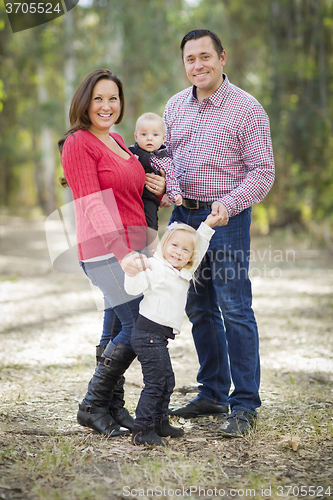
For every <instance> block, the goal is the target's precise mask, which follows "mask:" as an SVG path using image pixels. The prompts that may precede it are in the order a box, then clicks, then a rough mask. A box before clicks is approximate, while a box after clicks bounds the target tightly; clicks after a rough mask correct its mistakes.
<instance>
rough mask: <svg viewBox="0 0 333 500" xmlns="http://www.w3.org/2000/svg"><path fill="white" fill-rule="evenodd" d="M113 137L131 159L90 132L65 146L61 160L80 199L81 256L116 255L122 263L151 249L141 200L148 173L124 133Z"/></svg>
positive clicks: (71, 138) (81, 132)
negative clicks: (118, 153) (115, 151)
mask: <svg viewBox="0 0 333 500" xmlns="http://www.w3.org/2000/svg"><path fill="white" fill-rule="evenodd" d="M110 135H111V137H113V139H115V140H116V141H117V143H118V144H119V145H120V146H121V147H122V148H123V149H124V150H125V151H126V152H128V153H129V154H130V155H131V156H130V158H129V159H127V160H125V159H124V158H121V157H120V156H118V155H117V154H116V153H114V152H113V151H111V150H110V149H109V148H108V147H107V146H106V145H105V144H104V143H103V142H102V141H100V140H99V139H98V138H97V137H95V136H94V135H93V134H92V133H91V132H89V131H88V130H78V131H77V132H75V133H74V134H72V135H70V136H69V137H68V138H67V139H66V141H65V144H64V148H63V151H62V156H61V161H62V166H63V169H64V173H65V176H66V179H67V182H68V184H69V186H70V188H71V190H72V193H73V198H74V200H75V214H76V226H77V230H76V231H77V243H78V257H79V259H80V260H85V259H90V258H92V257H97V256H101V255H106V254H108V253H110V252H112V253H114V254H115V256H116V257H117V258H118V259H119V260H121V259H122V258H123V257H124V255H126V254H127V253H129V252H130V251H131V250H140V249H142V248H144V247H145V246H146V219H145V215H144V211H143V202H142V199H141V196H142V191H143V187H144V183H145V172H144V169H143V167H142V165H141V163H140V162H139V161H138V160H137V159H136V157H135V156H134V155H133V154H132V153H131V152H130V151H129V150H128V149H127V148H126V146H125V144H124V141H123V139H122V138H121V136H120V135H119V134H115V133H111V134H110Z"/></svg>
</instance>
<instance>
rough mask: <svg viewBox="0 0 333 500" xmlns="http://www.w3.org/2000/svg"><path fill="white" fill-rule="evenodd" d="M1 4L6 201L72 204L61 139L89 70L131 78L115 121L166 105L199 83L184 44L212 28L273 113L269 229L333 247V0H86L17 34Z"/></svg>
mask: <svg viewBox="0 0 333 500" xmlns="http://www.w3.org/2000/svg"><path fill="white" fill-rule="evenodd" d="M4 4H5V2H0V67H1V73H0V109H1V111H0V211H2V212H3V213H9V214H18V215H23V214H30V215H34V214H37V215H49V214H50V213H51V212H52V211H53V210H55V209H56V208H57V207H58V206H59V205H62V204H64V203H65V202H66V196H67V195H66V190H63V188H61V186H60V185H59V183H58V177H59V176H60V175H61V174H62V169H61V163H60V155H59V152H58V150H57V141H58V140H59V139H60V138H61V136H62V135H63V133H64V132H65V131H66V130H67V128H68V121H67V115H68V109H69V102H70V99H71V96H72V94H73V92H74V90H75V88H76V87H77V85H78V83H79V82H80V81H81V80H82V78H83V77H84V76H85V75H86V74H87V73H88V72H90V71H92V70H93V69H96V68H102V67H105V68H108V69H110V70H111V71H113V72H114V73H115V74H116V75H117V76H119V77H120V78H121V79H122V81H123V83H124V87H125V95H126V111H125V119H124V121H123V123H122V124H121V125H119V126H117V128H116V129H117V131H118V132H119V133H120V134H122V135H123V137H124V139H125V141H126V143H127V144H128V145H130V144H132V143H133V130H134V124H135V121H136V118H137V117H138V116H139V115H140V114H141V113H143V112H146V111H154V112H157V113H161V114H162V113H163V109H164V105H165V103H166V101H167V100H168V99H169V98H170V97H171V95H173V94H174V93H176V92H178V91H180V90H182V89H183V88H185V87H188V86H189V82H188V80H187V78H186V75H185V72H184V69H183V65H182V60H181V56H180V50H179V44H180V41H181V39H182V37H183V35H184V34H185V33H187V32H188V31H190V30H191V29H195V28H208V29H211V30H213V31H215V32H216V33H218V34H219V36H220V37H221V40H222V44H223V46H224V48H225V50H226V52H227V56H228V60H227V64H226V66H225V72H226V73H227V75H228V77H229V80H230V81H231V82H232V83H234V84H236V85H238V86H239V87H241V88H242V89H244V90H246V91H247V92H249V93H250V94H252V95H254V96H255V97H256V98H257V99H258V100H259V101H260V102H261V104H262V105H263V106H264V108H265V109H266V111H267V113H268V115H269V117H270V121H271V131H272V139H273V147H274V156H275V161H276V181H275V184H274V186H273V188H272V190H271V192H270V193H269V195H268V196H267V198H266V199H265V200H264V202H263V203H261V204H260V205H258V206H256V207H255V209H254V227H255V230H256V231H258V232H259V233H261V234H267V233H268V232H269V231H272V230H274V229H275V228H286V227H287V228H291V229H292V230H293V231H300V230H306V231H308V232H310V233H312V234H313V235H314V236H315V237H316V239H317V241H321V242H322V243H324V244H326V245H327V246H329V247H331V248H333V137H332V131H333V124H332V121H333V79H332V73H333V1H332V0H255V1H252V2H248V1H245V0H201V1H200V0H84V1H83V0H82V1H80V3H79V4H78V5H77V6H76V7H75V8H74V9H72V10H71V11H70V12H69V13H68V14H66V15H64V16H62V17H59V18H57V19H55V20H54V21H52V22H50V23H47V24H44V25H42V26H39V27H36V28H32V29H28V30H26V31H22V32H19V33H15V34H13V33H12V31H11V29H10V26H9V23H8V19H7V16H6V13H5V7H4Z"/></svg>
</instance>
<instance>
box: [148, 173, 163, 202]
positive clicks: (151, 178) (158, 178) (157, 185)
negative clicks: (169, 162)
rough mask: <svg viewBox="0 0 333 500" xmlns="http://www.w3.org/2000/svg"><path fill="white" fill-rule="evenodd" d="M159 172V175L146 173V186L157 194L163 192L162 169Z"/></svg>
mask: <svg viewBox="0 0 333 500" xmlns="http://www.w3.org/2000/svg"><path fill="white" fill-rule="evenodd" d="M160 172H161V175H157V174H146V188H147V189H148V191H150V192H151V193H154V194H156V195H157V196H159V195H160V194H163V193H165V172H164V170H162V169H161V170H160Z"/></svg>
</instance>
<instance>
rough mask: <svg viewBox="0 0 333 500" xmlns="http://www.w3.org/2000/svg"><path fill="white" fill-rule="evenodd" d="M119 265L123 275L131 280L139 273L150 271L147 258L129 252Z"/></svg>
mask: <svg viewBox="0 0 333 500" xmlns="http://www.w3.org/2000/svg"><path fill="white" fill-rule="evenodd" d="M120 265H121V268H122V270H123V271H124V273H126V274H127V275H128V276H130V277H131V278H133V277H134V276H136V275H137V274H138V273H139V272H140V271H145V270H146V269H151V265H150V262H149V260H148V258H147V257H146V256H145V255H143V254H142V253H139V252H131V253H129V254H127V255H125V257H124V258H123V260H122V261H121V262H120Z"/></svg>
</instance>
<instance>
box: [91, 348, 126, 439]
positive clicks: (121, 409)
mask: <svg viewBox="0 0 333 500" xmlns="http://www.w3.org/2000/svg"><path fill="white" fill-rule="evenodd" d="M106 345H107V344H104V345H97V346H96V364H98V363H99V362H101V361H103V360H104V358H103V357H102V355H103V352H104V349H105V348H106ZM124 384H125V377H124V376H121V377H120V380H119V382H118V384H117V385H116V387H115V388H114V391H113V394H112V399H111V401H110V403H109V408H110V414H111V416H112V417H113V419H114V420H115V421H116V422H117V424H119V425H121V426H122V427H126V429H129V430H130V431H131V430H132V429H133V425H134V418H133V417H132V416H131V415H130V413H129V411H128V410H127V408H125V399H124V396H125V391H124Z"/></svg>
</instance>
